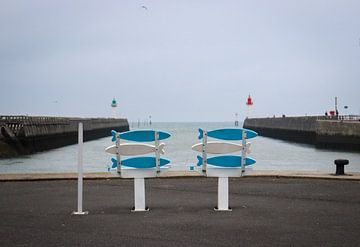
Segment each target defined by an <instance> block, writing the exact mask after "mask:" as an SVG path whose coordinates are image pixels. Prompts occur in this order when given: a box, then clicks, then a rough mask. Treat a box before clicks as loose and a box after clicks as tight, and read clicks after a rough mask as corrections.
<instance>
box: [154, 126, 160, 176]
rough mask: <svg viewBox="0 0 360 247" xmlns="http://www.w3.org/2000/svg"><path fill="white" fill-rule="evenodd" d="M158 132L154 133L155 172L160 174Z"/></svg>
mask: <svg viewBox="0 0 360 247" xmlns="http://www.w3.org/2000/svg"><path fill="white" fill-rule="evenodd" d="M159 138H160V136H159V132H157V131H155V156H156V159H155V160H156V172H157V173H160V150H159Z"/></svg>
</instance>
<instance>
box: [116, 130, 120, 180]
mask: <svg viewBox="0 0 360 247" xmlns="http://www.w3.org/2000/svg"><path fill="white" fill-rule="evenodd" d="M115 138H116V143H115V144H116V160H117V172H118V173H119V174H120V175H121V157H120V133H118V132H116V134H115Z"/></svg>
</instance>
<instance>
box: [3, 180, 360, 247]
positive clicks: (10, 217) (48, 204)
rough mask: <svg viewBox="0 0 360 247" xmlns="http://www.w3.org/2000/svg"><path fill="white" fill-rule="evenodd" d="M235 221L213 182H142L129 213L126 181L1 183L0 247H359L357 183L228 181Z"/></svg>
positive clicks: (130, 191)
mask: <svg viewBox="0 0 360 247" xmlns="http://www.w3.org/2000/svg"><path fill="white" fill-rule="evenodd" d="M229 191H230V195H229V198H230V206H231V207H232V209H233V211H232V212H215V211H214V210H213V208H214V206H216V204H217V179H216V178H203V177H187V178H158V179H146V202H147V205H148V206H149V207H150V211H149V212H135V213H133V212H131V211H130V209H131V208H132V206H133V203H134V202H133V180H132V179H100V180H85V181H84V202H83V206H84V210H88V211H89V214H88V215H85V216H76V215H72V214H71V213H72V212H73V211H75V210H76V209H77V181H76V180H51V181H15V182H14V181H11V182H0V245H1V246H360V181H342V180H326V179H307V178H264V177H244V178H234V179H230V187H229Z"/></svg>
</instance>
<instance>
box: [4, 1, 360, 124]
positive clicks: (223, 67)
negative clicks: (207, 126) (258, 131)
mask: <svg viewBox="0 0 360 247" xmlns="http://www.w3.org/2000/svg"><path fill="white" fill-rule="evenodd" d="M142 6H146V7H142ZM0 92H1V95H0V114H28V115H50V116H82V117H110V116H111V115H112V110H111V107H110V104H111V101H112V99H113V97H115V98H116V99H117V101H118V104H119V107H118V109H117V111H118V115H120V116H122V117H127V118H128V119H129V120H130V121H137V119H141V120H143V119H147V118H148V116H149V115H151V116H152V120H153V121H233V120H234V119H235V113H236V112H238V113H239V116H240V119H243V118H244V117H245V114H246V105H245V102H246V99H247V96H248V94H249V93H250V94H251V96H252V98H253V101H254V105H253V107H252V109H251V116H258V117H263V116H264V117H266V116H272V115H274V114H275V115H281V114H286V115H304V114H308V115H318V114H320V115H322V114H324V112H325V111H326V110H331V109H332V108H333V107H334V106H333V105H334V97H335V96H338V102H339V109H340V113H344V111H343V108H344V106H345V105H348V106H349V109H348V110H347V113H353V114H360V96H359V95H360V1H358V0H354V1H350V0H342V1H340V0H301V1H292V0H283V1H275V0H271V1H268V0H263V1H260V0H255V1H254V0H251V1H240V0H238V1H218V0H217V1H196V0H191V1H169V0H164V1H149V0H144V1H136V0H135V1H134V0H129V1H125V0H123V1H120V0H113V1H103V0H102V1H89V0H83V1H76V0H71V1H70V0H61V1H60V0H59V1H55V0H54V1H48V0H43V1H35V0H29V1H25V0H24V1H17V0H9V1H7V0H0ZM345 113H346V112H345Z"/></svg>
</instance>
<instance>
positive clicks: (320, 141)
mask: <svg viewBox="0 0 360 247" xmlns="http://www.w3.org/2000/svg"><path fill="white" fill-rule="evenodd" d="M244 128H248V129H252V130H255V131H256V132H258V133H259V135H261V136H267V137H272V138H277V139H283V140H289V141H295V142H301V143H308V144H313V145H315V146H316V147H320V148H334V149H343V150H359V151H360V121H359V119H357V118H354V119H342V120H339V119H335V118H326V117H322V116H309V117H280V118H275V117H274V118H247V119H246V120H245V121H244Z"/></svg>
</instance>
